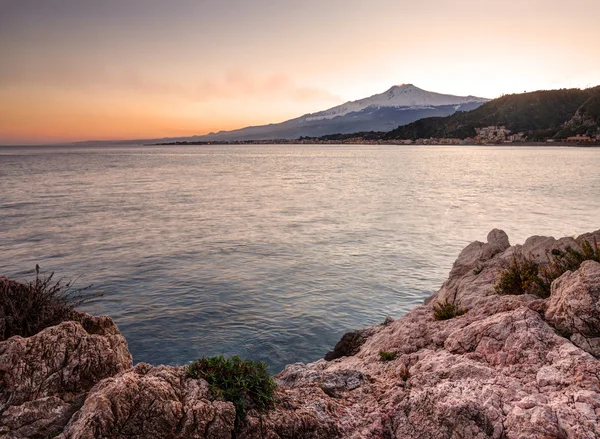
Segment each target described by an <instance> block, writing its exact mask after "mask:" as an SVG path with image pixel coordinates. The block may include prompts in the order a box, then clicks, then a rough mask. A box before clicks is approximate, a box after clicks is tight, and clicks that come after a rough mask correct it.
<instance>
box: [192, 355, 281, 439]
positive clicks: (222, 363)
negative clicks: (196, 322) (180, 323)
mask: <svg viewBox="0 0 600 439" xmlns="http://www.w3.org/2000/svg"><path fill="white" fill-rule="evenodd" d="M187 376H188V377H190V378H202V379H204V380H206V382H208V385H209V386H210V391H211V393H212V394H213V396H214V397H215V398H222V399H224V400H225V401H230V402H232V403H233V405H234V406H235V428H236V429H238V428H239V427H240V426H241V423H242V422H243V421H244V419H245V418H246V412H247V411H248V410H249V409H256V410H258V411H260V412H264V411H266V410H268V409H270V408H273V407H274V405H275V398H274V391H275V387H276V384H275V381H274V380H273V378H272V377H271V376H270V375H269V373H268V372H267V365H266V364H265V363H263V362H259V361H250V360H243V359H241V358H240V357H238V356H233V357H231V358H225V357H224V356H222V355H218V356H214V357H202V358H200V359H198V360H196V361H194V362H192V363H191V364H190V365H189V366H188V370H187Z"/></svg>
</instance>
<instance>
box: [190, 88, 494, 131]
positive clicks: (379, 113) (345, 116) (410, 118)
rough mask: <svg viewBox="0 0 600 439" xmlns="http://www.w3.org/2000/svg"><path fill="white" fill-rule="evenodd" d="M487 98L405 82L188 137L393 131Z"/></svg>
mask: <svg viewBox="0 0 600 439" xmlns="http://www.w3.org/2000/svg"><path fill="white" fill-rule="evenodd" d="M488 100H489V99H485V98H479V97H476V96H453V95H446V94H441V93H434V92H430V91H426V90H423V89H420V88H418V87H416V86H414V85H412V84H402V85H396V86H393V87H391V88H390V89H389V90H387V91H385V92H383V93H380V94H376V95H373V96H370V97H368V98H364V99H359V100H357V101H351V102H346V103H345V104H342V105H338V106H336V107H333V108H330V109H328V110H324V111H320V112H317V113H310V114H305V115H304V116H301V117H298V118H295V119H291V120H288V121H285V122H282V123H276V124H269V125H261V126H253V127H247V128H242V129H239V130H233V131H220V132H218V133H210V134H207V135H203V136H193V137H192V138H189V139H188V140H192V141H230V140H274V139H297V138H299V137H319V136H324V135H328V134H335V133H353V132H357V131H390V130H393V129H394V128H396V127H398V126H399V125H405V124H407V123H411V122H414V121H416V120H419V119H421V118H424V117H433V116H438V117H441V116H448V115H451V114H453V113H455V112H456V111H469V110H473V109H475V108H477V107H479V106H480V105H482V104H484V103H485V102H487V101H488ZM181 140H184V139H181Z"/></svg>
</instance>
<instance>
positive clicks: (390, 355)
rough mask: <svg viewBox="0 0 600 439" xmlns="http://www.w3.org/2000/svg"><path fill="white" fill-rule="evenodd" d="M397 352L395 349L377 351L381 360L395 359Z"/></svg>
mask: <svg viewBox="0 0 600 439" xmlns="http://www.w3.org/2000/svg"><path fill="white" fill-rule="evenodd" d="M397 355H398V352H396V351H379V358H380V359H381V361H392V360H395V359H396V356H397Z"/></svg>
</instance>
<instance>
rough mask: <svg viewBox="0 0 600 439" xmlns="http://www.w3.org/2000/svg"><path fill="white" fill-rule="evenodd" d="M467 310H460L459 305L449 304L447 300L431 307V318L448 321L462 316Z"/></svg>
mask: <svg viewBox="0 0 600 439" xmlns="http://www.w3.org/2000/svg"><path fill="white" fill-rule="evenodd" d="M467 311H468V309H466V308H462V307H461V306H460V303H451V302H449V301H448V300H447V299H446V301H445V302H443V303H436V304H435V305H433V318H434V319H435V320H449V319H452V318H454V317H458V316H462V315H463V314H464V313H466V312H467Z"/></svg>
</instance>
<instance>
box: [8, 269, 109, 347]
mask: <svg viewBox="0 0 600 439" xmlns="http://www.w3.org/2000/svg"><path fill="white" fill-rule="evenodd" d="M53 276H54V273H51V274H50V275H49V276H47V277H40V275H39V267H36V278H35V281H33V282H29V283H21V282H17V281H14V280H9V279H7V278H5V277H0V319H2V320H4V332H3V333H2V332H1V331H0V340H5V339H7V338H9V337H12V336H14V335H20V336H21V337H31V336H32V335H35V334H37V333H38V332H40V331H41V330H43V329H45V328H47V327H49V326H54V325H57V324H59V323H61V322H64V321H67V320H71V318H72V314H73V310H74V309H75V308H76V307H77V306H79V305H81V304H82V303H84V302H86V301H88V300H91V299H93V298H95V297H98V296H101V295H102V293H101V292H96V293H89V292H88V290H89V289H90V288H91V285H90V286H88V287H85V288H80V289H77V290H72V286H73V283H72V282H71V281H68V282H66V283H63V280H62V279H61V280H58V281H56V282H54V281H53V280H52V278H53ZM0 329H1V328H0Z"/></svg>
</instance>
